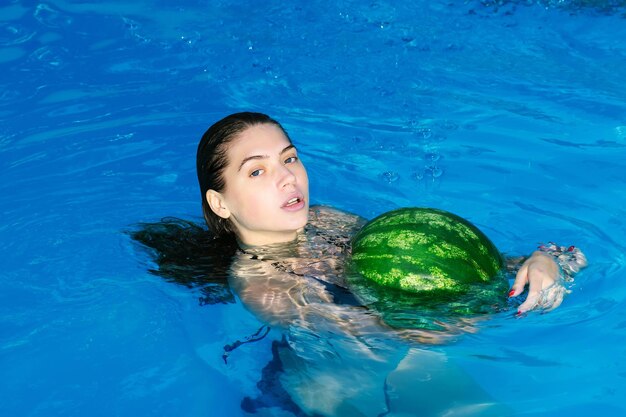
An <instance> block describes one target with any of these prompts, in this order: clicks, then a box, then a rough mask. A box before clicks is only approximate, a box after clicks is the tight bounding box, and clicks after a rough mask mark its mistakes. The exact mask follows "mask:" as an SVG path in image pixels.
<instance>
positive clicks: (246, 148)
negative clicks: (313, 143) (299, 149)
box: [228, 123, 291, 161]
mask: <svg viewBox="0 0 626 417" xmlns="http://www.w3.org/2000/svg"><path fill="white" fill-rule="evenodd" d="M290 143H291V142H289V139H287V136H285V134H284V133H283V131H282V130H281V129H280V128H279V127H278V126H276V125H273V124H269V123H264V124H259V125H254V126H250V127H248V128H247V129H246V130H244V131H243V132H241V133H240V134H239V135H238V136H237V137H236V138H234V139H233V140H232V142H230V144H229V147H228V156H229V159H230V161H233V158H235V159H239V158H246V157H249V156H252V155H273V154H278V153H280V151H282V150H283V149H284V148H285V147H286V146H288V145H290Z"/></svg>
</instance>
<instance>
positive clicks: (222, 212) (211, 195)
mask: <svg viewBox="0 0 626 417" xmlns="http://www.w3.org/2000/svg"><path fill="white" fill-rule="evenodd" d="M204 197H205V198H206V201H207V203H209V207H211V210H212V211H213V213H215V214H217V215H218V216H220V217H221V218H223V219H227V218H229V217H230V210H228V207H226V202H225V201H224V197H223V196H222V195H221V194H220V193H218V192H217V191H215V190H208V191H207V192H206V195H205V196H204Z"/></svg>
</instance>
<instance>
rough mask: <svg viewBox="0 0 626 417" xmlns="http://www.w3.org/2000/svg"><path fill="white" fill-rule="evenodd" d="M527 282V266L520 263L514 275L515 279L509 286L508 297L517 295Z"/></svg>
mask: <svg viewBox="0 0 626 417" xmlns="http://www.w3.org/2000/svg"><path fill="white" fill-rule="evenodd" d="M527 282H528V266H527V265H522V267H521V268H520V270H519V271H517V275H516V276H515V281H513V285H512V286H511V291H509V297H517V296H518V295H520V294H521V293H522V291H524V287H525V286H526V283H527Z"/></svg>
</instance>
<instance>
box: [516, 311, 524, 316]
mask: <svg viewBox="0 0 626 417" xmlns="http://www.w3.org/2000/svg"><path fill="white" fill-rule="evenodd" d="M522 314H524V313H523V312H522V310H517V314H516V316H517V317H519V316H521V315H522Z"/></svg>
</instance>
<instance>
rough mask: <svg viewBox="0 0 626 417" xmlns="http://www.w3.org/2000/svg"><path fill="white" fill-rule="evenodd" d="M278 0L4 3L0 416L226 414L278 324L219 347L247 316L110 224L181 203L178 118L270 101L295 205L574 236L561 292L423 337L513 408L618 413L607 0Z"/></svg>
mask: <svg viewBox="0 0 626 417" xmlns="http://www.w3.org/2000/svg"><path fill="white" fill-rule="evenodd" d="M284 3H285V2H277V1H270V2H265V3H264V4H263V5H261V4H259V3H256V2H248V3H237V2H200V1H193V0H187V1H186V2H184V3H183V2H178V3H176V4H174V3H168V2H159V3H157V4H153V3H151V2H140V1H135V2H132V3H130V4H128V3H126V2H121V1H120V2H116V1H111V2H73V1H60V0H53V1H49V2H45V3H35V2H26V1H11V2H9V4H5V5H3V6H2V7H0V20H1V21H2V25H1V29H0V65H1V66H2V73H3V76H2V92H1V93H0V106H1V107H0V115H1V116H2V120H3V123H2V126H1V127H0V152H1V156H0V172H1V173H2V182H1V184H0V193H1V194H2V199H1V200H0V201H1V202H0V204H1V207H2V214H3V222H2V224H1V225H0V236H1V239H0V242H1V243H0V257H1V264H2V268H1V269H0V271H1V272H0V300H1V302H0V312H1V314H0V317H1V320H2V324H1V325H0V377H1V380H2V384H1V385H0V414H2V415H7V416H8V415H28V416H54V415H63V416H70V415H77V416H78V415H80V416H84V415H106V416H109V415H120V416H126V415H158V416H162V415H174V414H176V415H188V416H222V415H223V416H238V415H246V412H245V411H244V410H243V409H242V406H241V404H242V400H243V399H244V398H245V397H250V398H257V397H259V395H260V392H259V389H258V388H257V385H256V384H257V382H258V381H260V380H261V379H262V370H263V368H265V367H266V365H268V364H269V363H271V360H272V341H274V340H276V339H277V337H278V336H277V335H275V334H273V333H270V335H268V337H266V338H263V339H261V340H259V341H256V342H254V343H245V344H242V345H240V346H239V347H238V348H236V349H235V350H233V351H232V352H231V353H230V355H229V357H228V361H226V362H225V361H224V359H223V358H222V355H223V354H224V346H226V345H229V344H232V343H234V342H235V341H237V340H242V341H243V340H245V338H246V337H248V336H251V335H253V334H254V333H255V332H256V331H257V330H259V328H260V326H261V323H260V322H259V321H258V320H257V319H255V318H254V317H253V316H252V315H251V314H250V313H247V312H246V311H245V310H244V309H243V308H242V307H241V305H240V304H238V303H227V304H212V305H201V303H199V302H198V297H199V292H198V290H196V289H189V288H186V287H184V286H178V285H174V284H172V283H169V282H166V281H164V280H162V279H160V278H159V277H158V276H155V275H152V274H150V273H149V272H148V269H150V268H152V267H153V264H152V261H151V258H150V257H149V256H148V255H147V254H146V253H144V252H142V251H140V250H138V249H137V247H136V245H134V244H133V243H132V242H131V241H130V239H129V237H128V235H127V234H125V233H123V231H125V230H128V228H129V227H132V225H134V224H136V223H138V222H142V221H156V220H159V219H160V218H162V217H165V216H176V217H179V218H183V219H196V220H199V219H200V215H201V212H200V205H199V197H198V190H197V186H196V179H195V171H194V168H195V167H194V157H195V147H196V145H197V141H198V139H199V137H200V135H201V134H202V132H204V130H205V129H206V127H207V126H208V125H209V124H211V123H212V122H213V121H215V120H217V119H219V118H220V117H222V116H224V115H225V114H228V113H230V112H233V111H239V110H244V109H245V110H255V111H262V112H266V113H268V114H271V115H272V116H274V117H276V118H277V119H278V120H280V121H281V122H282V123H283V124H284V125H285V127H286V128H287V130H288V131H289V133H290V135H291V137H292V138H293V140H294V141H295V142H296V144H298V146H299V148H300V152H301V155H302V158H303V160H304V162H305V164H306V165H307V168H308V171H309V177H310V179H311V196H312V200H313V201H312V202H313V203H317V204H329V205H332V206H335V207H338V208H341V209H344V210H348V211H352V212H355V213H358V214H360V215H362V216H365V217H367V218H372V217H374V216H375V215H377V214H379V213H382V212H384V211H387V210H390V209H393V208H396V207H402V206H432V207H438V208H443V209H446V210H449V211H453V212H455V213H457V214H460V215H462V216H464V217H466V218H468V219H470V220H471V221H472V222H474V223H475V224H477V225H478V226H480V228H481V229H482V230H483V231H485V232H486V233H487V234H488V235H489V237H490V238H491V239H492V240H493V241H494V242H495V243H496V245H497V246H498V247H499V248H500V249H501V250H502V251H504V252H506V253H510V254H526V253H528V252H530V251H532V250H533V249H534V248H535V247H536V245H537V243H538V242H541V241H546V240H555V241H557V242H559V243H562V244H567V245H569V244H575V245H577V246H580V247H582V248H583V250H584V251H585V253H586V254H587V256H588V258H589V261H590V266H589V267H588V268H587V269H586V270H585V271H584V272H583V273H582V274H581V275H579V276H578V277H577V279H576V282H575V284H574V285H573V287H572V293H571V294H570V295H569V296H568V297H567V298H566V300H565V302H564V303H563V305H562V306H561V307H560V308H559V309H558V310H556V311H554V312H551V313H549V314H545V315H542V314H530V315H528V316H527V317H524V318H523V319H515V318H514V317H513V316H512V315H511V314H510V313H502V314H498V315H495V316H494V317H492V318H491V320H489V321H487V322H485V323H484V324H483V325H482V326H481V328H480V331H479V332H478V333H475V334H468V335H464V336H463V337H462V338H460V339H459V340H458V341H456V342H455V343H452V344H449V345H445V346H441V347H437V348H435V349H436V350H437V351H438V352H441V353H444V354H445V356H446V357H447V358H449V360H450V361H454V362H456V363H457V364H459V366H461V367H462V368H463V369H464V370H465V371H466V372H467V373H468V374H469V375H470V376H471V377H472V378H473V379H474V380H475V381H476V382H477V384H479V385H480V386H481V387H482V388H483V389H484V390H485V391H487V392H488V393H489V394H490V395H491V396H492V397H493V398H495V399H496V400H497V401H499V402H501V403H503V404H506V405H507V406H508V407H510V408H511V409H513V410H514V411H515V413H516V414H515V415H519V416H560V415H567V416H583V415H584V416H587V415H589V414H590V413H592V412H596V413H603V414H605V415H626V410H625V408H624V406H623V401H622V399H623V398H624V396H625V395H626V392H625V391H626V380H625V378H626V363H625V362H626V355H625V352H624V347H623V345H624V341H625V337H624V332H625V330H624V328H625V327H626V317H624V306H625V302H624V300H625V298H626V285H624V284H623V283H622V278H623V276H624V272H625V269H626V268H625V263H626V260H625V258H624V253H626V248H625V244H624V243H623V241H624V236H625V234H626V233H625V232H626V226H624V222H623V219H624V218H625V217H626V205H625V203H626V192H625V191H624V189H625V188H624V185H625V184H624V183H625V180H624V177H625V174H624V173H626V162H625V160H626V158H625V156H626V102H625V99H624V98H625V97H626V85H625V84H624V82H623V80H624V79H626V69H625V66H624V65H623V62H624V59H625V58H626V44H625V43H624V39H626V20H624V13H626V11H625V10H624V9H625V6H624V4H623V2H595V4H594V5H593V6H588V4H589V3H590V2H573V1H570V2H567V1H536V2H531V1H519V2H513V1H511V2H486V1H465V2H446V1H430V2H406V3H405V4H396V3H395V2H389V1H371V2H363V3H361V2H351V1H339V2H337V1H336V2H323V1H314V2H308V3H307V4H304V3H303V4H295V3H294V4H287V5H286V4H284ZM287 400H288V399H285V398H283V402H280V401H279V400H276V401H277V402H276V403H274V404H268V406H264V407H259V408H258V410H257V413H258V414H260V415H277V416H283V415H285V416H289V415H294V413H296V414H297V413H301V412H302V411H297V412H294V411H293V409H290V408H289V407H288V406H286V405H285V404H286V403H287ZM389 415H394V414H393V413H391V414H389Z"/></svg>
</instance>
